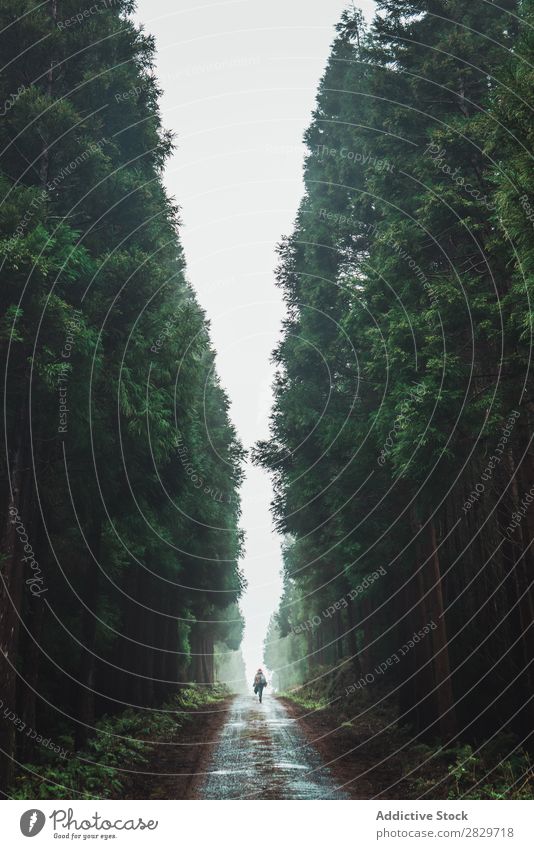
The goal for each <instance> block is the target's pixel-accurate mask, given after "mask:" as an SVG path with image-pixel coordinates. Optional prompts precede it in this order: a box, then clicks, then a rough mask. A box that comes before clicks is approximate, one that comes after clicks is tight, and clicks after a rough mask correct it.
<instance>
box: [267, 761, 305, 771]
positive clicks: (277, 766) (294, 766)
mask: <svg viewBox="0 0 534 849" xmlns="http://www.w3.org/2000/svg"><path fill="white" fill-rule="evenodd" d="M274 769H307V770H309V769H310V768H309V766H306V764H290V763H284V762H283V761H279V762H278V763H275V764H274Z"/></svg>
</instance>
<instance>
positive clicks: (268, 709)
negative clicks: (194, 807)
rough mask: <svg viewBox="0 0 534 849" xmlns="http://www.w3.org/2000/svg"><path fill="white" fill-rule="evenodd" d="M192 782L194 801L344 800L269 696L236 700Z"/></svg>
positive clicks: (293, 722)
mask: <svg viewBox="0 0 534 849" xmlns="http://www.w3.org/2000/svg"><path fill="white" fill-rule="evenodd" d="M205 769H206V774H205V775H204V776H203V777H202V778H200V777H199V780H198V781H197V782H196V788H195V794H194V795H195V798H197V799H344V798H348V797H347V795H346V794H345V793H344V792H343V791H339V790H336V781H335V780H334V778H333V776H332V774H331V772H330V771H329V770H328V768H327V767H325V765H324V761H323V759H322V757H321V755H320V754H319V752H318V751H317V750H316V749H315V748H314V747H313V746H311V745H310V744H309V742H308V741H307V739H306V737H305V735H304V733H303V731H302V730H301V728H300V727H299V724H298V720H296V719H295V718H294V717H292V716H290V714H289V712H288V711H287V709H286V707H285V706H284V705H283V704H282V702H280V701H278V699H275V698H274V697H273V696H270V695H269V694H266V695H264V697H263V703H262V704H259V703H258V701H257V699H255V698H254V697H253V696H252V695H250V696H237V697H236V698H235V699H234V701H233V702H232V703H231V705H230V706H229V709H228V715H227V718H226V721H225V723H224V725H223V726H222V728H221V731H220V735H219V739H218V742H217V743H215V745H214V746H213V749H212V753H211V758H209V759H208V760H207V764H206V766H205Z"/></svg>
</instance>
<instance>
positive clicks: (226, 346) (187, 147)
mask: <svg viewBox="0 0 534 849" xmlns="http://www.w3.org/2000/svg"><path fill="white" fill-rule="evenodd" d="M347 5H349V2H348V0H319V2H317V0H269V2H268V3H262V2H259V0H215V2H211V3H206V4H204V3H202V2H196V3H195V2H193V0H138V13H137V18H138V20H139V21H142V22H143V24H144V26H145V29H146V31H147V32H149V33H152V34H153V35H154V36H155V37H156V44H157V50H158V52H157V73H158V77H159V80H160V84H161V87H162V88H163V89H164V96H163V100H162V104H161V105H162V115H163V123H164V126H165V127H166V128H167V129H169V130H172V131H173V132H174V133H175V134H176V136H177V143H178V147H177V150H176V152H175V155H174V157H173V159H172V160H171V162H170V163H169V165H168V168H167V171H166V177H165V182H166V185H167V188H168V190H169V191H170V193H171V194H172V195H174V196H175V197H176V199H177V200H178V202H179V204H180V206H181V209H182V220H183V227H182V228H181V238H182V243H183V246H184V249H185V255H186V260H187V266H188V277H189V280H190V281H191V283H192V284H193V286H194V288H195V290H196V293H197V296H198V299H199V301H200V303H201V305H202V306H203V307H204V309H205V310H206V313H207V316H208V319H209V321H210V324H211V336H212V340H213V344H214V346H215V348H216V351H217V370H218V373H219V375H220V376H221V380H222V383H223V385H224V386H225V388H226V390H227V392H228V394H229V396H230V400H231V403H232V406H231V416H232V420H233V422H234V424H235V425H236V427H237V431H238V433H239V436H240V438H241V440H242V442H243V444H244V446H245V447H246V448H249V447H251V446H252V445H253V444H254V443H255V442H256V441H257V440H258V439H261V438H264V437H266V436H267V434H268V416H269V410H270V406H271V389H270V387H271V383H272V378H273V366H272V364H271V362H270V354H271V352H272V350H273V348H274V347H275V344H276V341H277V339H278V336H279V332H280V323H281V320H282V317H283V314H284V309H283V304H282V301H281V295H280V292H279V290H278V289H277V288H276V287H275V284H274V274H273V270H274V267H275V265H276V255H275V247H276V244H277V242H278V241H279V240H280V237H281V236H282V235H283V234H287V233H289V232H290V231H291V228H292V222H293V220H294V216H295V213H296V210H297V206H298V204H299V201H300V198H301V195H302V192H303V184H302V162H303V157H304V145H303V144H302V135H303V132H304V130H305V128H306V127H307V126H308V124H309V122H310V117H311V112H312V109H313V107H314V102H315V95H316V91H317V85H318V82H319V79H320V77H321V75H322V73H323V70H324V67H325V64H326V60H327V58H328V54H329V50H330V45H331V43H332V41H333V38H334V34H335V33H334V25H335V24H336V23H337V21H338V20H339V17H340V15H341V12H342V11H343V9H344V8H346V6H347ZM356 5H357V6H359V7H360V8H362V9H363V11H364V12H365V13H366V15H369V14H370V12H371V9H372V6H373V3H372V0H360V2H356ZM241 496H242V507H243V516H242V527H243V528H244V530H245V533H246V555H245V558H244V561H243V564H242V566H243V569H244V572H245V576H246V578H247V581H248V590H247V592H246V595H245V596H244V598H243V599H242V602H241V608H242V610H243V613H244V616H245V623H246V625H245V636H244V640H243V654H244V657H245V663H246V665H247V674H248V677H249V678H250V679H252V675H253V672H254V671H255V669H256V668H257V667H258V665H259V664H260V663H261V662H262V646H263V639H264V637H265V632H266V629H267V624H268V621H269V617H270V615H271V613H272V612H273V610H275V609H276V607H277V605H278V600H279V597H280V592H281V577H280V570H281V555H280V538H279V537H278V536H277V535H276V534H274V533H273V530H272V521H271V515H270V512H269V503H270V501H271V498H272V488H271V483H270V479H269V476H268V475H267V474H266V473H265V472H263V471H262V470H261V469H258V468H256V467H253V466H250V465H248V466H247V477H246V480H245V483H244V485H243V488H242V493H241Z"/></svg>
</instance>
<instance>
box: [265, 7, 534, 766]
mask: <svg viewBox="0 0 534 849" xmlns="http://www.w3.org/2000/svg"><path fill="white" fill-rule="evenodd" d="M533 33H534V2H533V0H523V2H519V3H518V2H514V0H502V2H500V3H498V4H493V3H486V2H484V3H482V2H469V3H466V2H465V0H419V1H417V0H415V1H414V2H411V0H379V2H378V3H377V15H376V17H375V18H374V20H373V22H372V24H367V25H366V24H365V22H364V21H363V20H362V17H361V15H360V14H359V13H358V12H357V11H356V10H354V9H352V10H349V11H347V12H346V13H345V14H344V15H343V17H342V19H341V21H340V23H339V25H338V27H337V37H336V39H335V41H334V44H333V47H332V51H331V55H330V58H329V61H328V64H327V67H326V70H325V73H324V76H323V78H322V80H321V83H320V87H319V91H318V95H317V101H316V108H315V112H314V114H313V119H312V122H311V125H310V126H309V129H308V130H307V133H306V137H305V142H306V145H307V156H306V162H305V173H304V182H305V191H304V196H303V198H302V201H301V204H300V207H299V210H298V214H297V217H296V221H295V225H294V230H293V232H292V233H291V234H290V235H289V236H288V237H287V238H285V239H284V240H283V241H282V243H281V245H280V248H279V268H278V285H279V286H280V287H281V290H282V292H283V296H284V299H285V303H286V307H287V314H286V320H285V324H284V328H283V338H282V339H281V342H280V344H279V345H278V347H277V348H276V350H275V352H274V360H275V363H276V367H277V378H276V384H275V401H274V407H273V411H272V417H271V434H272V438H270V439H269V440H266V441H264V442H262V443H260V444H259V446H258V447H257V450H256V460H257V462H259V463H261V464H262V465H263V466H264V467H266V468H267V469H269V470H270V471H271V472H272V475H273V479H274V485H275V500H274V503H273V513H274V516H275V521H276V525H277V527H278V529H279V531H280V532H281V533H282V534H284V540H285V542H284V595H283V598H282V601H281V604H280V608H279V610H278V612H277V613H276V615H274V616H273V618H272V620H271V624H270V628H269V632H268V634H267V637H266V641H265V661H266V663H267V664H268V665H269V667H270V668H271V669H273V670H275V683H276V686H277V687H278V688H279V689H280V690H285V691H294V688H295V687H298V686H299V685H303V684H304V685H306V687H307V690H308V692H309V693H312V694H313V693H314V694H315V695H316V696H317V694H321V695H322V701H321V704H325V703H326V704H328V705H330V706H331V707H333V709H334V710H336V711H337V712H338V716H339V717H340V718H341V719H344V720H347V721H348V722H349V723H350V720H351V719H352V718H353V717H354V716H355V715H357V714H358V712H359V711H361V710H363V709H364V708H365V709H366V710H367V711H369V710H371V712H372V710H373V705H374V704H376V706H377V708H378V705H382V704H384V703H388V704H390V705H392V706H393V707H394V709H395V711H396V716H397V721H398V722H399V723H400V724H402V725H403V726H404V727H407V728H409V729H411V733H412V738H411V739H412V742H416V741H417V740H419V741H425V740H426V741H432V740H434V741H435V740H438V741H440V742H441V744H442V745H444V746H446V745H449V744H451V743H453V742H454V741H458V740H463V741H468V742H469V741H470V742H471V743H473V742H476V741H479V742H480V741H482V742H483V741H484V740H488V739H489V738H491V737H492V735H494V734H496V733H497V732H504V733H506V734H507V735H508V737H507V739H508V740H509V746H508V749H506V752H505V755H506V754H510V753H511V752H513V751H514V750H516V748H517V747H518V746H521V745H528V744H529V743H531V740H530V735H531V733H532V728H533V718H534V707H533V705H534V702H533V697H534V670H533V667H532V662H533V659H534V625H533V623H534V607H533V604H534V601H533V589H532V580H533V577H534V572H533V564H534V550H533V547H532V544H533V540H534V510H533V509H532V503H533V501H534V486H533V485H534V476H533V468H534V467H533V449H532V436H533V432H534V392H533V384H532V379H531V375H530V358H531V351H532V347H531V346H532V306H531V298H532V295H533V294H534V233H533V228H534V171H533V169H532V143H533V138H534V117H533V113H532V107H531V105H530V99H531V96H532V91H533V90H534V72H533V64H534V35H533ZM303 703H304V702H303ZM306 704H308V703H306ZM312 704H313V700H311V701H310V702H309V705H308V706H312ZM362 705H363V707H362ZM369 705H370V706H371V707H369Z"/></svg>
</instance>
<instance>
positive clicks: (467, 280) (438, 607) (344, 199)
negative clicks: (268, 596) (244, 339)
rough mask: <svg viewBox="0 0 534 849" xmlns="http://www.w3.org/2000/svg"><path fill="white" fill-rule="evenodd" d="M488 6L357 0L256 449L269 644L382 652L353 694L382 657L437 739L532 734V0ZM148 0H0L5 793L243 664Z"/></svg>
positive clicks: (206, 360) (232, 466)
mask: <svg viewBox="0 0 534 849" xmlns="http://www.w3.org/2000/svg"><path fill="white" fill-rule="evenodd" d="M481 8H482V7H481V3H479V2H478V0H477V2H472V3H471V2H470V3H466V2H465V0H447V2H446V0H433V2H410V0H378V2H377V9H378V13H379V14H378V16H377V18H376V19H375V21H374V23H373V24H372V25H371V26H370V27H368V28H366V27H365V26H364V25H363V22H362V18H361V16H360V14H359V13H358V12H357V11H355V10H354V9H351V10H349V11H347V12H346V13H344V14H343V16H342V18H341V21H340V23H339V24H338V27H337V30H336V38H335V41H334V43H333V46H332V51H331V55H330V57H329V60H328V63H327V66H326V70H325V73H324V76H323V78H322V80H321V83H320V86H319V91H318V94H317V102H316V108H315V110H314V113H313V119H312V122H311V124H310V127H309V128H308V130H307V132H306V136H305V142H306V146H307V157H306V161H305V169H304V183H305V191H304V195H303V198H302V202H301V204H300V206H299V209H298V212H297V215H296V219H295V225H294V229H293V230H292V232H291V233H290V234H289V236H287V237H285V238H284V239H283V240H282V243H281V245H280V249H279V267H278V270H277V283H278V285H279V286H280V288H281V290H282V292H283V295H284V298H285V303H286V307H287V314H286V318H285V321H284V325H283V335H282V338H281V341H280V343H279V345H278V347H277V348H276V350H275V352H274V360H275V363H276V366H277V376H276V380H275V387H274V406H273V411H272V417H271V432H270V436H269V438H268V439H266V440H264V441H263V442H261V443H260V444H259V445H258V446H257V447H256V449H255V451H254V457H255V460H256V461H257V462H258V463H260V464H262V465H263V467H264V468H266V469H267V470H269V471H271V472H272V474H273V480H274V489H275V494H274V502H273V515H274V520H275V525H276V529H277V530H278V531H279V533H280V534H282V535H283V538H284V592H283V597H282V599H281V603H280V607H279V610H278V611H277V612H276V613H275V614H274V615H273V617H272V620H271V623H270V626H269V630H268V634H267V636H266V640H265V653H264V659H265V663H266V664H267V666H268V667H269V669H271V670H274V683H275V686H276V687H277V688H279V689H284V690H288V689H293V688H298V687H302V686H303V685H305V684H307V683H309V682H320V683H319V685H318V686H320V687H322V688H323V692H324V693H326V694H327V696H330V694H332V693H335V694H336V695H338V696H339V695H340V694H342V693H343V691H344V690H346V689H348V688H349V687H350V686H351V685H353V684H354V683H355V682H358V681H361V680H363V681H365V682H366V686H365V688H362V687H360V688H356V687H354V691H355V692H354V693H352V692H350V693H349V694H348V695H347V696H346V698H345V699H339V700H338V702H337V705H338V706H339V704H341V703H342V702H343V703H344V704H345V708H343V709H344V710H345V709H346V710H347V711H348V710H349V708H350V709H352V706H353V705H352V702H351V697H352V696H355V695H356V694H358V695H361V691H362V689H363V690H364V691H365V692H364V697H365V698H368V699H369V700H372V698H373V693H374V692H375V690H376V689H377V688H378V687H384V688H385V690H386V696H385V698H386V697H387V698H388V699H389V704H390V707H391V709H392V710H393V711H395V713H396V716H398V717H402V723H403V725H404V727H406V728H409V729H410V732H409V733H410V734H412V735H413V736H414V737H415V738H417V739H418V740H432V741H436V740H437V741H438V744H439V745H440V746H441V744H442V743H443V745H446V744H447V743H449V742H451V741H458V740H460V741H465V742H466V743H467V744H469V745H471V744H474V743H475V742H479V741H482V743H484V741H487V740H490V739H491V738H492V735H494V734H497V733H498V732H502V731H504V732H506V734H507V735H510V738H511V739H513V741H514V742H513V746H514V747H516V746H517V747H519V746H520V745H522V744H523V742H524V741H525V740H527V743H528V735H529V734H530V733H531V730H532V727H533V719H534V714H533V711H534V700H533V699H532V696H533V694H534V672H533V666H532V660H533V659H534V599H533V591H532V576H533V574H534V548H533V543H534V512H533V502H534V496H533V494H532V481H533V480H534V463H533V452H532V435H533V432H534V421H533V416H534V409H533V404H534V395H533V390H532V379H531V375H530V371H529V369H530V367H531V366H530V364H531V331H532V308H531V303H532V296H533V294H534V285H533V284H534V239H533V229H532V209H533V208H534V179H533V176H532V175H533V173H534V172H533V170H532V155H531V147H532V125H533V117H532V109H531V107H530V105H529V104H530V99H531V97H532V65H533V64H534V36H533V32H534V0H522V2H518V0H501V2H500V3H499V4H493V3H484V4H483V14H481V11H480V10H481ZM96 10H98V11H96ZM132 12H133V3H132V2H131V0H114V2H111V0H110V2H105V3H101V4H94V5H93V6H88V5H85V4H84V3H81V2H79V0H64V2H60V0H47V2H45V3H42V4H38V5H37V6H34V5H32V4H30V2H29V0H17V2H16V3H15V2H14V0H0V48H1V51H2V56H3V58H4V70H3V72H2V75H1V76H0V104H2V111H3V116H2V121H1V122H0V142H1V147H0V149H1V150H2V154H1V157H2V167H1V169H0V191H1V194H2V198H3V202H2V204H1V205H0V248H1V253H2V262H1V266H0V274H1V275H2V287H1V292H2V294H1V298H2V324H1V336H0V344H1V346H2V352H3V355H4V356H3V362H4V363H5V372H4V388H5V394H6V399H5V400H6V409H7V413H6V418H5V421H4V426H5V434H4V436H5V445H6V452H5V455H4V456H3V458H2V469H1V471H2V479H3V480H5V481H7V486H6V487H5V488H4V491H3V516H4V521H3V526H2V529H1V532H0V536H1V561H0V577H1V584H0V680H1V682H2V685H1V686H2V690H1V696H0V698H1V699H2V702H3V708H4V713H3V714H0V750H3V752H5V755H3V756H2V759H1V761H0V792H4V793H7V792H9V790H10V789H12V788H13V786H14V784H13V782H14V779H15V778H16V779H17V781H21V780H22V779H23V775H24V769H25V768H27V769H28V772H31V773H32V774H34V775H37V776H40V775H41V774H43V772H46V774H47V776H48V777H49V778H48V779H47V781H48V783H45V784H44V785H43V787H44V789H42V792H43V793H44V792H45V791H46V792H47V793H49V794H50V793H53V794H58V795H59V794H61V793H62V792H65V789H64V787H63V790H62V789H61V788H62V782H61V780H58V776H57V774H56V773H55V768H56V765H57V764H56V763H55V762H54V761H53V760H52V761H51V760H50V758H52V756H53V755H54V754H57V753H55V752H51V750H50V749H48V747H47V746H46V745H45V744H44V742H42V743H41V745H39V743H38V742H37V739H36V738H37V735H39V737H40V739H41V741H47V740H57V742H58V745H60V746H62V747H63V746H64V747H65V750H68V751H72V752H74V753H80V752H87V747H88V746H89V747H93V749H94V748H95V747H97V746H99V747H100V750H101V749H102V748H105V747H107V746H108V743H109V740H110V739H115V736H116V735H115V732H114V729H115V728H116V727H117V726H118V727H123V726H122V725H121V723H124V724H125V727H126V728H128V729H130V728H131V727H133V728H135V729H136V733H140V732H139V728H140V726H141V725H142V726H143V728H144V727H145V725H146V720H147V712H148V711H152V710H153V709H154V710H155V711H157V710H159V709H160V707H161V706H162V705H165V704H166V703H167V700H168V699H169V698H175V697H176V694H177V693H182V692H183V691H184V690H185V691H186V692H187V691H188V688H189V686H190V685H191V684H195V685H197V690H196V691H195V692H196V693H198V688H199V687H209V686H210V685H211V684H212V683H213V682H214V681H215V680H216V679H217V680H230V681H232V682H234V686H238V685H236V684H235V682H238V681H239V679H242V678H243V675H244V667H243V659H242V656H241V653H240V650H239V647H240V643H241V638H242V631H243V621H242V616H241V613H240V611H239V607H238V601H239V598H240V596H241V594H242V591H243V588H244V580H243V575H242V573H241V570H240V568H239V559H240V557H241V556H242V553H243V536H242V532H241V530H240V528H239V517H240V501H239V486H240V484H241V482H242V479H243V470H242V466H243V460H244V451H243V448H242V446H241V445H240V443H239V440H238V438H237V435H236V431H235V429H234V427H233V425H232V423H231V421H230V418H229V402H228V398H227V396H226V393H225V391H224V389H223V388H222V387H221V385H220V382H219V379H218V377H217V373H216V370H215V369H214V359H215V353H214V351H213V348H212V344H211V341H210V335H209V326H208V323H207V321H206V317H205V315H204V313H203V311H202V310H201V308H200V306H199V304H198V302H197V299H196V297H195V293H194V290H193V289H192V287H191V285H190V284H189V283H188V280H187V277H186V274H185V259H184V256H183V253H182V248H181V244H180V241H179V237H178V235H177V234H178V231H179V225H180V221H179V214H178V207H177V204H176V202H175V201H174V200H172V199H171V198H169V197H168V195H167V193H166V191H165V188H164V185H163V177H162V175H163V169H164V166H165V163H166V162H167V161H168V158H169V155H170V153H171V151H172V150H173V140H172V138H171V137H170V135H169V134H168V133H167V132H166V131H165V130H164V129H163V127H162V125H161V121H160V114H159V107H158V97H159V93H160V92H159V88H158V84H157V82H156V79H155V75H154V43H153V40H152V39H151V37H150V36H148V35H146V34H145V33H144V31H142V30H139V29H138V28H136V26H135V25H134V24H133V22H132V18H131V15H132ZM60 24H62V25H61V26H60ZM459 33H461V35H459ZM22 45H24V46H27V45H32V49H31V50H22ZM248 61H249V59H248V58H245V59H243V60H237V67H238V68H239V63H240V62H242V64H243V65H244V66H246V64H247V62H248ZM250 61H253V59H251V60H250ZM207 67H208V66H203V67H200V66H199V67H198V68H196V69H195V68H193V69H192V70H191V74H195V73H197V72H198V73H202V72H203V70H204V69H206V68H207ZM225 67H226V64H225ZM104 107H105V108H104ZM275 147H276V145H275ZM319 150H321V151H328V155H326V154H325V155H318V153H317V152H318V151H319ZM332 151H334V154H331V152H332ZM432 151H436V155H435V156H434V155H432ZM350 152H351V153H352V155H349V153H350ZM443 152H445V154H443ZM345 153H346V155H344V154H345ZM258 163H259V165H258V167H259V169H260V170H261V157H260V158H259V159H258ZM69 337H72V342H69V344H70V346H71V347H70V349H69V351H68V353H69V356H68V358H66V357H65V356H64V351H65V347H64V346H65V340H67V339H69ZM66 359H68V363H67V366H68V368H67V369H65V362H66ZM58 386H59V387H61V388H62V390H66V389H67V388H68V396H67V395H65V394H62V395H61V396H60V407H61V404H63V406H64V409H60V411H59V412H60V415H65V416H67V414H68V427H66V425H67V421H66V419H65V423H64V424H61V419H60V427H65V430H64V431H60V432H58ZM414 387H417V392H415V393H414ZM67 397H68V403H67ZM512 411H513V413H512ZM511 415H513V416H514V425H513V428H512V427H511V424H510V416H511ZM507 430H508V431H510V433H509V435H508V434H506V431H507ZM503 433H505V437H506V441H505V442H503V439H502V437H503ZM495 445H498V446H499V447H500V449H502V450H499V452H498V453H497V452H496V451H495V448H494V446H495ZM386 449H387V450H386ZM381 452H382V453H381ZM493 454H496V456H498V457H499V462H495V461H494V462H493V465H491V467H490V466H489V463H490V462H491V457H492V455H493ZM382 456H384V457H385V458H386V459H387V462H383V463H381V462H377V458H380V457H382ZM481 481H482V482H483V485H484V497H483V498H478V499H474V498H473V497H472V493H473V492H475V493H477V492H478V487H479V484H480V482H481ZM197 484H198V485H197ZM206 487H208V491H207V492H206V491H205V489H206ZM214 493H215V494H216V496H215V497H214V496H213V494H214ZM207 495H208V496H210V497H206V496H207ZM467 504H470V505H471V506H470V508H468V509H466V510H463V509H462V507H463V506H465V505H467ZM26 546H29V549H26ZM370 576H373V580H372V581H371V580H370ZM374 576H379V577H376V578H375V577H374ZM28 581H29V583H28ZM45 588H46V592H43V591H44V589H45ZM359 588H361V591H360V589H359ZM318 611H319V612H318ZM317 618H319V619H320V624H316V622H317ZM310 623H311V625H310ZM428 623H434V624H435V627H433V628H430V632H429V633H426V634H425V637H424V639H419V640H414V639H413V636H414V634H420V633H421V631H422V630H423V629H424V628H425V627H426V626H428ZM304 624H306V627H303V625H304ZM410 640H412V641H413V643H414V644H413V646H410V647H409V650H408V651H406V652H404V653H403V654H402V655H401V656H400V659H399V662H398V663H396V662H395V661H394V660H392V661H391V663H389V664H388V661H387V659H389V658H394V655H395V653H397V652H398V648H399V646H405V645H408V644H409V642H410ZM384 659H386V660H384ZM384 662H385V663H386V670H385V671H387V674H385V672H384V674H380V675H378V673H377V672H376V670H378V669H380V668H381V665H382V664H383V663H384ZM369 678H371V679H372V680H370V681H369V683H367V682H368V680H369ZM190 703H191V701H190V702H187V704H190ZM335 709H339V710H341V708H339V707H336V708H335ZM126 714H128V716H127V717H126V718H125V715H126ZM132 716H133V719H132ZM13 717H15V718H16V720H13ZM130 720H131V721H132V724H131V725H129V724H128V723H129V722H130ZM22 726H24V727H25V728H31V729H33V730H35V732H36V736H35V738H34V737H33V735H30V736H28V735H26V734H20V733H17V728H18V727H22ZM106 735H107V736H106ZM507 739H508V738H507ZM135 742H136V741H135V740H134V743H135ZM528 745H530V743H528ZM115 751H116V750H114V757H115ZM118 751H119V755H117V759H118V760H119V761H120V753H121V751H122V750H118ZM16 762H18V763H22V764H24V765H25V767H24V768H22V769H21V771H20V772H21V774H19V775H17V776H15V774H14V764H15V763H16ZM50 775H52V777H51V778H50ZM54 775H55V778H54ZM62 775H63V774H62ZM77 775H78V774H76V775H75V776H74V777H75V778H76V777H77ZM99 777H100V778H103V777H105V774H104V773H102V774H101V775H99ZM18 786H19V785H18V784H17V787H18ZM81 792H83V790H82V791H81Z"/></svg>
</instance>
